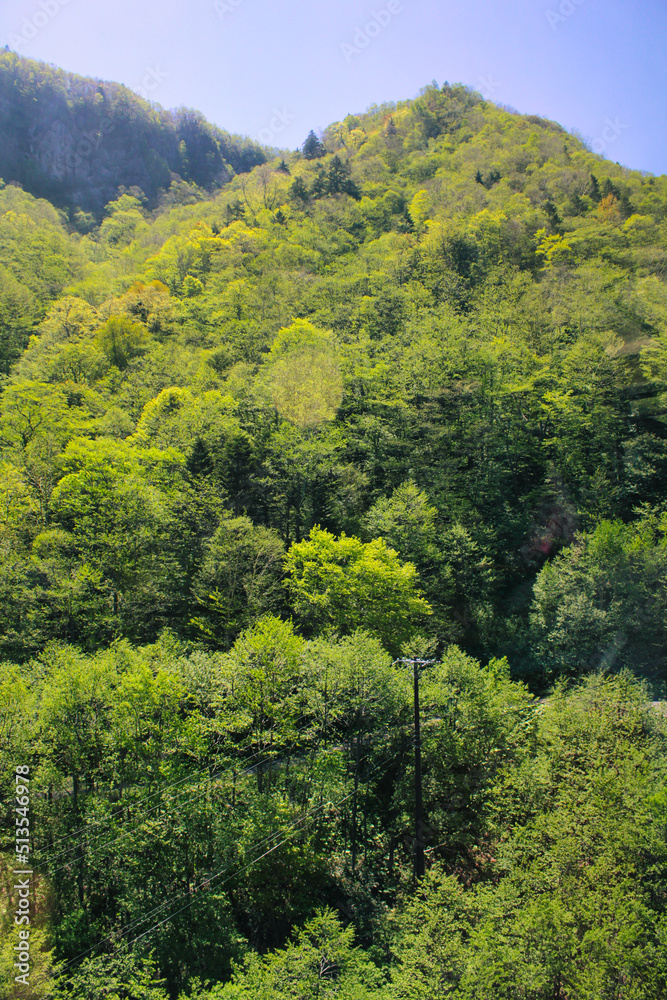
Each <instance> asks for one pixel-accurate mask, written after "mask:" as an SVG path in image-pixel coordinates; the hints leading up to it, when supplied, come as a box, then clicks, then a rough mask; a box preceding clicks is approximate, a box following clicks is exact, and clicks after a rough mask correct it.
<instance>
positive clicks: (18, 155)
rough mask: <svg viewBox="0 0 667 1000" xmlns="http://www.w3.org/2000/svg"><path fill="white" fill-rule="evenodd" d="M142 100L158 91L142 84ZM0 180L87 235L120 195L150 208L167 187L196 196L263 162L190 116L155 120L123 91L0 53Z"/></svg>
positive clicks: (164, 115) (185, 111) (150, 80)
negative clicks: (126, 193) (61, 211)
mask: <svg viewBox="0 0 667 1000" xmlns="http://www.w3.org/2000/svg"><path fill="white" fill-rule="evenodd" d="M145 80H146V84H147V87H143V88H142V89H144V91H145V92H146V93H147V94H150V93H151V92H152V91H158V90H159V86H160V83H161V82H162V71H161V70H160V68H159V67H156V68H155V69H153V70H150V71H149V72H148V73H147V74H146V77H145ZM0 137H1V138H2V142H0V177H2V178H4V180H5V181H17V182H18V183H20V184H21V186H22V187H23V188H24V189H25V190H26V191H29V192H30V193H31V194H33V195H35V196H36V197H37V198H48V199H49V201H51V202H52V203H53V204H55V205H57V206H58V207H59V208H66V209H67V210H68V212H69V218H70V222H71V224H72V225H73V226H74V227H75V228H76V229H78V230H79V231H80V232H84V233H85V232H89V231H90V230H92V229H93V227H94V226H95V224H96V223H99V222H100V221H101V219H102V215H103V212H104V208H105V206H106V205H107V203H108V202H110V201H111V200H112V199H114V198H116V197H117V195H118V189H119V188H125V189H127V190H130V191H131V190H132V189H133V188H135V187H138V188H140V189H141V193H142V196H143V197H144V198H145V199H146V202H147V204H149V205H151V206H152V207H154V206H155V205H156V204H157V203H158V201H159V200H160V198H161V196H162V195H163V194H164V193H165V191H166V190H167V189H168V188H169V187H170V185H171V184H172V183H173V182H174V181H184V182H186V183H190V184H194V185H196V186H198V187H201V188H203V189H205V190H209V191H210V190H212V189H216V188H220V187H222V186H223V185H224V184H226V183H227V182H228V180H229V178H230V177H231V176H233V175H234V173H235V172H239V171H247V170H250V169H251V168H252V167H254V166H257V165H258V164H260V163H264V162H265V160H266V158H267V157H266V153H265V152H264V150H262V148H261V147H260V146H258V145H257V144H256V143H254V142H252V141H251V140H250V139H244V138H242V137H241V136H233V135H229V133H227V132H223V131H222V130H221V129H218V128H216V127H215V126H213V125H211V124H210V123H209V122H207V121H206V120H205V118H204V116H203V115H201V114H199V113H198V112H197V111H193V110H192V109H190V108H179V109H178V110H177V111H172V112H168V111H164V110H163V109H162V108H160V107H159V105H154V104H151V103H149V101H147V100H145V99H143V98H141V97H139V96H138V95H137V94H135V93H134V92H133V91H131V90H129V89H128V88H127V87H123V86H121V85H119V84H116V83H106V82H103V81H101V80H89V79H86V78H84V77H80V76H76V75H75V74H73V73H65V72H63V71H62V70H60V69H57V68H56V67H54V66H45V65H44V64H43V63H36V62H33V61H32V60H29V59H22V58H20V57H19V56H17V55H16V54H15V53H13V52H9V51H6V50H5V51H0Z"/></svg>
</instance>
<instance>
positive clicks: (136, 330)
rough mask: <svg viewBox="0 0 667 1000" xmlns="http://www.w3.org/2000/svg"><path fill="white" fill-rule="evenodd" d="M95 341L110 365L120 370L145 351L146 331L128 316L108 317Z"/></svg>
mask: <svg viewBox="0 0 667 1000" xmlns="http://www.w3.org/2000/svg"><path fill="white" fill-rule="evenodd" d="M97 339H98V341H99V345H100V347H101V348H102V350H103V351H104V353H105V354H106V356H107V358H108V359H109V361H110V362H111V364H112V365H115V366H116V368H120V369H121V370H122V369H124V368H127V366H128V364H129V363H130V361H131V360H132V358H134V357H136V356H137V355H140V354H141V353H142V351H144V350H145V348H146V345H147V342H148V331H147V330H146V327H145V326H144V325H143V323H137V322H134V321H133V320H131V319H130V318H129V317H128V316H110V317H109V319H108V320H107V321H106V323H104V324H103V325H102V326H101V327H100V329H99V332H98V334H97Z"/></svg>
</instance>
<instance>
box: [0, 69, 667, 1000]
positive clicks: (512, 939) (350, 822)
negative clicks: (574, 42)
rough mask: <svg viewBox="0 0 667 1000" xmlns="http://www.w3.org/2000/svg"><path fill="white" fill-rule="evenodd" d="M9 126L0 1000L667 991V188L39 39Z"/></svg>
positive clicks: (438, 109)
mask: <svg viewBox="0 0 667 1000" xmlns="http://www.w3.org/2000/svg"><path fill="white" fill-rule="evenodd" d="M34 95H37V102H36V103H35V102H34ZM28 101H30V102H32V103H31V104H30V107H31V111H30V114H31V115H32V116H33V117H32V118H31V119H30V121H27V120H26V116H25V114H24V110H23V109H24V105H25V102H28ZM53 102H56V103H57V105H58V108H59V109H60V110H59V114H60V115H61V118H60V119H59V120H60V121H61V124H62V127H63V129H66V128H67V127H68V125H67V123H68V122H72V123H75V122H79V123H81V122H83V123H84V124H83V126H82V127H84V129H87V130H89V131H90V130H91V129H93V130H94V129H101V123H102V121H103V120H104V121H107V120H110V121H112V122H114V123H116V124H115V125H114V132H113V135H109V142H107V138H106V137H105V138H104V141H102V142H100V144H99V149H98V150H96V154H95V155H96V157H97V155H98V154H99V155H100V156H102V154H104V156H103V158H102V159H101V160H97V159H95V160H93V159H92V158H91V159H90V161H87V162H86V166H85V171H84V173H81V174H80V175H79V174H77V176H76V177H73V176H71V175H69V174H67V173H65V174H64V175H63V177H62V178H61V179H60V180H58V184H56V183H55V181H53V184H52V182H51V180H50V179H49V177H50V175H49V174H48V171H47V170H46V169H45V167H44V164H45V162H46V161H45V160H44V158H43V156H42V154H39V156H37V155H33V154H31V153H30V149H29V148H28V149H27V152H28V155H26V148H27V147H26V146H25V141H26V140H25V139H24V137H23V133H22V131H21V130H22V129H24V128H25V129H27V130H30V129H31V128H32V133H31V134H32V136H33V141H37V140H35V139H34V136H35V135H39V134H41V133H40V127H39V125H35V127H33V125H32V124H31V122H32V123H38V122H39V121H40V120H41V118H42V117H43V118H44V119H45V120H46V119H48V118H49V116H50V115H51V111H50V110H49V108H50V107H51V105H52V104H53ZM33 104H34V105H35V106H34V109H33V108H32V105H33ZM72 127H74V126H72ZM76 127H79V126H78V125H77V126H76ZM0 133H2V149H1V152H0V173H2V172H4V180H3V181H2V182H0V188H1V190H0V368H1V370H2V392H1V395H0V445H1V448H2V455H1V464H0V510H1V512H2V516H1V518H0V545H1V546H2V560H1V561H0V656H1V657H2V666H1V667H0V757H1V758H2V778H1V779H0V780H1V782H2V789H3V794H2V801H3V803H4V805H3V807H2V809H3V835H2V850H3V859H4V860H3V861H2V865H3V868H2V885H3V889H2V896H1V897H0V900H1V902H0V922H1V923H2V926H3V943H2V946H1V949H0V997H3V998H7V1000H9V998H14V997H15V996H19V997H29V998H31V1000H32V998H46V997H50V998H53V1000H89V998H100V1000H101V998H109V1000H168V998H178V997H181V998H183V1000H185V998H187V997H192V998H193V1000H243V998H248V1000H250V998H253V1000H264V998H266V1000H269V998H275V1000H281V998H285V1000H287V998H293V1000H297V998H303V1000H306V998H308V1000H310V998H315V997H318V998H320V1000H325V998H334V997H335V998H339V1000H371V998H377V1000H436V998H438V1000H440V998H442V997H451V998H452V1000H510V998H511V1000H658V998H662V997H664V996H665V995H667V880H666V879H667V790H666V778H667V724H666V722H665V719H664V717H663V714H662V712H661V710H660V704H659V702H660V699H661V697H662V696H663V694H664V683H665V680H666V679H667V573H666V570H667V500H666V497H667V177H653V176H648V175H644V174H642V173H640V172H637V171H632V170H629V169H626V168H624V167H621V166H619V165H618V164H614V163H611V162H609V161H607V160H604V159H603V158H602V157H600V156H597V155H595V154H593V153H592V152H591V151H590V150H589V149H587V148H586V146H585V145H584V144H583V143H582V141H581V140H580V139H579V138H577V137H575V136H573V135H571V134H569V133H567V132H566V131H565V130H563V129H562V128H561V127H560V126H559V125H557V124H556V123H554V122H551V121H547V120H545V119H542V118H539V117H536V116H524V115H521V114H519V113H517V112H515V111H514V110H512V109H506V108H501V107H499V106H496V105H494V104H492V103H491V102H489V101H486V100H484V99H483V98H482V97H481V95H480V94H478V93H476V92H475V91H473V90H471V89H470V88H468V87H465V86H462V85H460V84H456V85H449V84H447V83H445V84H444V85H443V86H441V87H440V86H438V85H436V84H435V83H434V84H432V85H430V86H428V87H426V88H424V90H423V91H422V92H421V93H420V95H419V96H418V97H417V98H416V99H414V100H409V101H404V102H400V103H398V104H387V105H382V106H374V107H371V108H370V109H369V110H368V111H367V112H366V113H364V114H357V115H349V116H348V117H346V118H345V119H344V120H343V121H340V122H337V123H335V124H333V125H331V126H330V127H329V128H328V129H327V130H326V131H325V132H324V134H323V135H319V136H318V135H316V134H315V133H314V132H311V134H310V135H309V136H308V137H307V139H306V140H305V142H304V144H303V146H302V148H301V149H299V150H298V151H296V152H290V151H287V150H285V151H284V152H281V153H280V154H279V155H277V156H274V151H272V150H262V149H260V148H259V147H255V146H253V145H252V144H251V143H249V142H248V141H247V140H240V139H236V138H235V137H230V136H227V135H226V134H225V133H222V132H220V131H219V130H216V129H214V127H213V126H209V125H208V124H207V123H205V122H204V121H203V119H202V118H201V117H200V116H197V115H196V114H195V113H194V112H182V113H181V112H178V113H167V112H162V111H161V110H160V109H158V108H156V107H155V106H152V105H148V104H146V103H145V102H142V101H141V100H140V99H139V98H138V97H135V96H134V95H132V94H131V93H130V92H129V91H127V90H125V89H124V88H121V87H115V86H114V85H107V84H105V85H101V84H99V83H98V82H97V81H82V80H79V79H77V78H73V77H69V76H68V75H67V74H63V73H61V72H60V71H56V70H53V69H52V68H50V67H45V66H41V65H38V64H35V63H29V62H28V61H26V60H21V59H19V58H18V57H16V56H14V55H13V54H12V53H3V54H0ZM139 134H141V135H143V136H144V140H143V141H144V142H145V148H150V149H151V150H152V151H153V153H155V154H156V155H158V154H159V156H160V157H161V159H160V162H159V164H158V161H157V160H155V161H151V162H150V163H149V162H148V160H145V159H144V160H141V162H139V159H138V160H137V162H136V163H134V161H132V160H131V158H128V159H126V153H127V154H128V157H129V152H128V149H129V147H130V146H131V147H132V151H133V155H134V153H136V151H137V150H139V149H141V148H143V147H141V143H139V142H137V141H135V140H136V137H137V135H139ZM111 140H113V142H112V141H111ZM17 151H18V152H17ZM40 157H41V158H40ZM156 164H157V165H156ZM227 165H228V166H229V169H227ZM142 171H143V172H142ZM223 174H224V176H223ZM50 185H51V186H50ZM46 199H51V200H46ZM101 199H103V200H101ZM414 658H418V659H423V660H427V661H429V664H428V665H424V669H423V670H422V672H421V678H420V687H421V721H422V733H421V753H422V767H423V796H424V822H423V823H422V825H421V829H420V830H418V831H416V830H415V826H414V819H413V816H414V808H415V792H414V743H415V734H414V726H413V714H412V713H413V686H412V685H413V675H412V668H411V666H410V664H409V663H406V662H403V661H405V660H410V659H414ZM18 767H20V768H22V769H23V770H21V771H18V772H17V768H18ZM24 774H25V775H26V776H27V775H29V778H28V781H27V782H24V783H20V778H19V776H20V775H24ZM16 782H19V783H18V784H16ZM15 784H16V788H17V789H18V788H21V790H22V791H21V795H24V796H25V797H27V796H28V791H27V789H29V792H30V810H31V813H30V815H31V820H30V822H31V853H30V862H31V865H32V868H33V870H34V875H33V888H34V893H35V900H34V907H33V911H34V912H33V915H32V919H31V960H32V962H33V968H32V974H31V977H30V986H29V987H25V988H24V987H16V985H15V981H14V971H15V970H14V968H13V963H14V961H15V958H14V956H15V947H18V945H17V940H18V939H17V936H16V935H17V933H18V929H17V928H16V927H14V924H13V914H14V912H15V910H16V887H15V886H14V876H13V873H12V866H13V864H14V863H15V857H14V807H15V803H14V794H15V792H14V787H15ZM416 845H417V846H419V847H420V848H421V849H422V850H423V852H424V856H425V859H426V874H425V876H424V878H422V879H416V878H415V874H414V869H413V855H414V854H415V847H416ZM17 989H18V992H17Z"/></svg>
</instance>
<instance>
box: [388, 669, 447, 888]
mask: <svg viewBox="0 0 667 1000" xmlns="http://www.w3.org/2000/svg"><path fill="white" fill-rule="evenodd" d="M395 662H396V663H405V664H408V663H410V664H412V669H413V679H414V698H415V839H414V848H413V852H414V866H415V880H416V881H419V879H420V878H423V877H424V839H423V837H424V798H423V792H422V745H421V718H420V714H419V669H420V667H428V666H431V665H432V664H433V663H437V660H408V659H403V660H396V661H395Z"/></svg>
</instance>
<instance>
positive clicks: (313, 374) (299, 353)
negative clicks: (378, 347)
mask: <svg viewBox="0 0 667 1000" xmlns="http://www.w3.org/2000/svg"><path fill="white" fill-rule="evenodd" d="M268 378H269V383H270V386H271V395H272V399H273V402H274V405H275V407H276V409H277V410H278V412H279V413H280V414H281V416H283V417H285V418H286V419H287V420H290V421H291V422H292V423H294V424H297V426H299V427H313V426H316V425H317V424H320V423H322V422H323V421H325V420H331V419H332V418H333V417H334V416H335V415H336V410H337V409H338V407H339V406H340V402H341V399H342V396H343V380H342V376H341V374H340V369H339V365H338V360H337V357H336V347H335V342H334V339H333V335H332V334H331V333H330V332H329V331H326V330H318V329H317V328H316V327H314V326H313V325H312V323H309V322H307V321H306V320H296V321H295V322H294V323H293V324H292V325H291V326H289V327H286V328H284V329H282V330H280V331H279V333H278V336H277V337H276V339H275V341H274V342H273V345H272V347H271V353H270V355H269V360H268Z"/></svg>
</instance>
